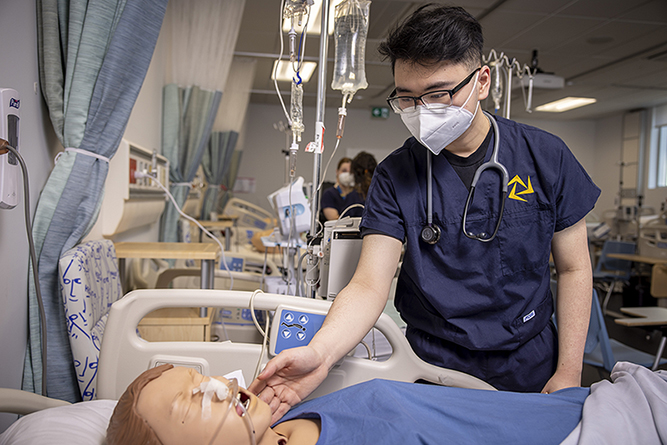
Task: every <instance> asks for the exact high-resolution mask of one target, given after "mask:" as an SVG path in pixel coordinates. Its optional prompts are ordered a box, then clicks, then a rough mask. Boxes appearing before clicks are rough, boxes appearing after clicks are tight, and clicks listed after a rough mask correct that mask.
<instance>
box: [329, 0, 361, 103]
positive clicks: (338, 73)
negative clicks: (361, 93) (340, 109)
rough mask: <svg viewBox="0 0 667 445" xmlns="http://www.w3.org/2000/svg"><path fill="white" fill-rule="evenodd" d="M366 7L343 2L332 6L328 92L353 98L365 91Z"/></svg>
mask: <svg viewBox="0 0 667 445" xmlns="http://www.w3.org/2000/svg"><path fill="white" fill-rule="evenodd" d="M370 5H371V2H370V1H368V0H344V1H343V2H342V3H341V4H339V5H338V6H336V14H335V21H334V38H335V42H336V55H335V59H334V73H333V82H332V83H331V88H333V89H334V90H341V91H342V92H343V94H350V95H354V93H356V92H357V90H360V89H364V88H366V87H368V82H366V70H365V67H364V62H365V53H366V35H367V34H368V12H369V8H370Z"/></svg>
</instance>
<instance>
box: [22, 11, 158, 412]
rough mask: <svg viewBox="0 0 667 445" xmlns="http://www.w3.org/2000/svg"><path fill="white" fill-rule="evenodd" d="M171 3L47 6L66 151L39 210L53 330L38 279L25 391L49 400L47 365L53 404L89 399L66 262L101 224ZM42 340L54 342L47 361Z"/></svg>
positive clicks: (45, 80)
mask: <svg viewBox="0 0 667 445" xmlns="http://www.w3.org/2000/svg"><path fill="white" fill-rule="evenodd" d="M166 4H167V0H129V1H125V0H38V1H37V19H38V24H37V30H38V43H39V48H38V55H39V74H40V84H41V88H42V94H43V95H44V98H45V100H46V103H47V106H48V109H49V114H50V117H51V122H52V124H53V127H54V129H55V132H56V134H57V136H58V138H59V140H60V142H61V144H62V145H63V146H64V147H66V149H65V151H64V152H63V153H62V156H60V158H59V160H58V161H57V163H56V165H55V167H54V168H53V171H52V172H51V175H50V176H49V178H48V180H47V183H46V185H45V186H44V189H43V190H42V193H41V196H40V199H39V201H38V203H37V209H36V211H35V217H34V224H33V235H34V239H35V250H36V253H37V255H38V258H39V260H38V267H39V279H40V290H41V294H42V300H43V302H44V309H45V322H46V332H45V333H42V332H41V329H40V316H39V310H38V302H37V297H36V291H35V288H34V286H33V284H32V279H30V280H29V292H28V299H29V302H28V314H29V339H28V347H27V351H26V358H25V367H24V375H23V389H25V390H29V391H34V392H37V393H41V385H42V367H43V366H46V371H47V373H46V376H47V391H48V395H49V396H50V397H55V398H59V399H64V400H68V401H71V402H74V401H77V400H80V399H81V395H80V393H79V390H78V385H77V377H76V374H75V372H74V363H73V361H72V353H71V349H70V346H69V341H68V338H67V329H66V323H65V314H64V308H63V303H62V301H61V294H60V289H59V285H58V278H57V276H58V275H57V267H58V259H59V258H60V256H61V254H62V253H64V252H66V251H67V250H69V249H71V248H72V247H74V246H75V245H76V244H78V243H79V242H80V240H81V239H82V238H83V237H84V236H85V235H86V234H87V233H88V231H89V230H90V228H91V227H92V225H93V224H94V222H95V220H96V218H97V214H98V211H99V207H100V203H101V198H102V193H103V187H104V181H105V179H106V175H107V171H108V159H109V158H111V157H112V156H113V155H114V154H115V152H116V150H117V148H118V145H119V143H120V139H121V137H122V134H123V131H124V129H125V126H126V124H127V120H128V118H129V116H130V112H131V110H132V107H133V105H134V102H135V100H136V97H137V95H138V93H139V90H140V88H141V85H142V83H143V79H144V77H145V74H146V70H147V69H148V65H149V63H150V60H151V57H152V54H153V50H154V48H155V43H156V41H157V37H158V34H159V31H160V26H161V24H162V19H163V17H164V13H165V9H166ZM128 67H132V69H128ZM31 274H32V270H31ZM42 334H44V338H47V339H48V341H47V360H46V363H43V362H42V355H41V344H42V343H41V339H42ZM95 365H96V364H90V366H91V367H94V366H95Z"/></svg>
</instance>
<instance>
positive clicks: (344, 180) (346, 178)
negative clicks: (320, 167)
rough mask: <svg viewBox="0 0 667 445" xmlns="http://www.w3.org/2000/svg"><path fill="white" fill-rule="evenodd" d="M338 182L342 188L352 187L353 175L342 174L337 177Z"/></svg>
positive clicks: (348, 173)
mask: <svg viewBox="0 0 667 445" xmlns="http://www.w3.org/2000/svg"><path fill="white" fill-rule="evenodd" d="M338 182H339V183H340V185H342V186H343V187H354V175H353V174H352V173H350V172H342V173H340V174H339V175H338Z"/></svg>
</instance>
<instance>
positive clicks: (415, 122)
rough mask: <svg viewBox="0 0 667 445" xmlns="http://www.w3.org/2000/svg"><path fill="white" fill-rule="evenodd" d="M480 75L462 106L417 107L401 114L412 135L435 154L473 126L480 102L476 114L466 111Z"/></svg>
mask: <svg viewBox="0 0 667 445" xmlns="http://www.w3.org/2000/svg"><path fill="white" fill-rule="evenodd" d="M478 75H479V73H477V74H475V82H474V83H473V85H472V91H471V92H470V94H469V95H468V98H467V99H466V101H465V102H464V103H463V105H462V106H460V107H459V106H456V105H450V106H448V107H446V108H426V107H424V106H421V105H420V106H417V107H415V109H414V111H410V112H408V113H404V114H401V119H402V120H403V123H404V124H405V126H406V127H407V128H408V130H409V131H410V133H411V134H412V135H413V136H414V137H415V139H417V140H418V141H419V142H421V144H422V145H423V146H424V147H426V148H428V149H429V150H431V151H432V152H433V154H435V155H437V154H439V153H440V152H441V151H442V150H443V149H444V148H445V147H446V146H448V145H449V144H451V143H452V142H454V141H455V140H456V139H458V138H459V136H461V135H462V134H463V133H465V131H466V130H467V129H468V128H470V124H472V120H473V119H474V118H475V115H476V114H477V109H478V108H479V101H477V106H476V107H475V113H471V112H470V111H468V110H466V109H465V106H466V104H467V103H468V101H469V100H470V98H471V97H472V95H473V94H474V93H475V87H476V86H477V76H478Z"/></svg>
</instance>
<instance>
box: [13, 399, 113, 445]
mask: <svg viewBox="0 0 667 445" xmlns="http://www.w3.org/2000/svg"><path fill="white" fill-rule="evenodd" d="M115 406H116V401H115V400H93V401H90V402H80V403H75V404H72V405H67V406H59V407H57V408H49V409H45V410H42V411H38V412H36V413H32V414H30V415H27V416H25V417H22V418H20V419H19V420H17V421H16V422H14V423H13V424H12V425H11V426H10V427H9V428H7V430H6V431H5V432H4V433H2V434H0V445H14V444H16V445H19V444H20V445H44V444H53V445H101V444H104V440H105V437H106V431H107V426H108V425H109V419H110V418H111V414H112V413H113V410H114V408H115Z"/></svg>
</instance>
